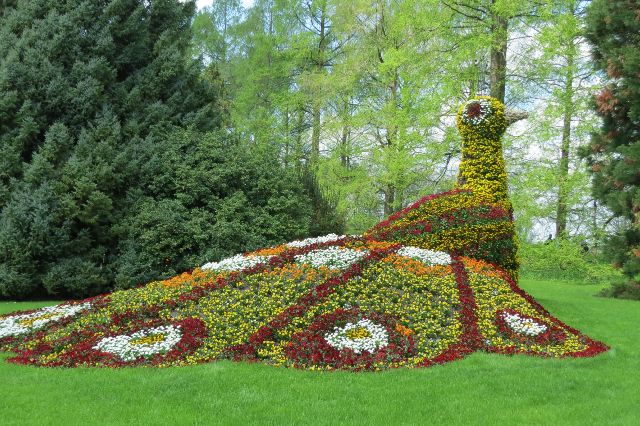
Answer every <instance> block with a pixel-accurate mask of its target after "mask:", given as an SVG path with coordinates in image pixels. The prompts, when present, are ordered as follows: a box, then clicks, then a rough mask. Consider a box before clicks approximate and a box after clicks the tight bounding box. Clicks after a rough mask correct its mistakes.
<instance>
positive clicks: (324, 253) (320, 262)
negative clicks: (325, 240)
mask: <svg viewBox="0 0 640 426" xmlns="http://www.w3.org/2000/svg"><path fill="white" fill-rule="evenodd" d="M367 253H368V252H367V251H366V250H362V251H357V250H352V249H349V248H344V247H328V248H326V249H318V250H313V251H310V252H309V253H306V254H299V255H297V256H295V261H296V262H297V263H306V264H308V265H311V266H313V267H314V268H318V267H320V266H326V267H329V268H332V269H344V268H347V267H348V266H350V265H352V264H354V263H356V262H357V261H358V260H360V259H362V258H363V257H364V256H365V255H366V254H367Z"/></svg>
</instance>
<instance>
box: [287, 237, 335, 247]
mask: <svg viewBox="0 0 640 426" xmlns="http://www.w3.org/2000/svg"><path fill="white" fill-rule="evenodd" d="M344 237H345V236H344V235H337V234H329V235H325V236H322V237H314V238H305V239H304V240H296V241H291V242H290V243H287V244H286V245H287V246H288V247H305V246H310V245H313V244H321V243H330V242H333V241H337V240H339V239H341V238H344Z"/></svg>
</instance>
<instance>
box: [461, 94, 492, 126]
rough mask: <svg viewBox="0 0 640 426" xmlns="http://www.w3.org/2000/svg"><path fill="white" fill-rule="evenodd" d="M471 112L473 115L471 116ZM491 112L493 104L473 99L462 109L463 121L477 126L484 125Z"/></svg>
mask: <svg viewBox="0 0 640 426" xmlns="http://www.w3.org/2000/svg"><path fill="white" fill-rule="evenodd" d="M471 110H472V111H473V114H470V112H471ZM491 112H492V111H491V102H489V101H488V100H486V99H472V100H470V101H467V103H465V104H464V107H463V108H462V121H463V122H464V123H466V124H472V125H474V126H475V125H478V124H480V123H482V121H483V120H484V119H485V118H487V116H488V115H489V114H491Z"/></svg>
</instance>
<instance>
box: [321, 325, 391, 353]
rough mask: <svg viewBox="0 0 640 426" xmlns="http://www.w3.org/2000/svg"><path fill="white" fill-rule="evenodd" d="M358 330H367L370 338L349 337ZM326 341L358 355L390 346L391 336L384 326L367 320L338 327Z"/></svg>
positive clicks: (339, 348)
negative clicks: (351, 332)
mask: <svg viewBox="0 0 640 426" xmlns="http://www.w3.org/2000/svg"><path fill="white" fill-rule="evenodd" d="M358 329H363V330H365V331H366V334H368V336H367V337H356V338H352V337H349V334H350V333H349V332H350V331H353V330H358ZM324 339H325V340H326V341H327V343H328V344H330V345H331V346H333V347H334V348H336V349H338V350H342V349H351V350H352V351H354V352H355V353H357V354H359V353H361V352H363V351H368V352H370V353H373V352H375V351H376V350H378V349H381V348H384V347H385V346H387V345H388V344H389V334H388V333H387V330H386V329H385V328H384V326H382V325H380V324H375V323H373V322H372V321H371V320H368V319H365V318H363V319H361V320H360V321H358V322H356V323H352V322H349V323H347V324H346V325H345V326H344V327H336V328H335V329H334V331H333V332H331V333H329V334H327V335H326V336H325V337H324Z"/></svg>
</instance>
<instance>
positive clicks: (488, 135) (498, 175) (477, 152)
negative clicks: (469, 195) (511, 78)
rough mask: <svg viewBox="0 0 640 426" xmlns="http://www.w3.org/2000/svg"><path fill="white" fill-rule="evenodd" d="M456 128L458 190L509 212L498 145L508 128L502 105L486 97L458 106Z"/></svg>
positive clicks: (505, 179) (509, 207)
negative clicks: (459, 156)
mask: <svg viewBox="0 0 640 426" xmlns="http://www.w3.org/2000/svg"><path fill="white" fill-rule="evenodd" d="M457 126H458V131H459V132H460V135H461V136H462V161H461V163H460V171H459V173H458V183H457V187H458V188H462V189H470V190H471V191H473V193H474V194H475V195H476V196H478V197H480V198H482V199H483V200H486V201H487V202H491V203H501V204H503V205H504V206H505V207H506V208H507V209H508V210H511V203H510V202H509V194H508V188H507V171H506V167H505V161H504V155H503V153H502V142H501V139H502V135H503V134H504V132H505V130H506V128H507V119H506V117H505V111H504V105H503V104H502V102H500V101H499V100H497V99H495V98H492V97H489V96H479V97H476V98H473V99H471V100H469V101H467V102H466V103H465V104H463V105H462V106H461V107H460V110H459V111H458V115H457Z"/></svg>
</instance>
